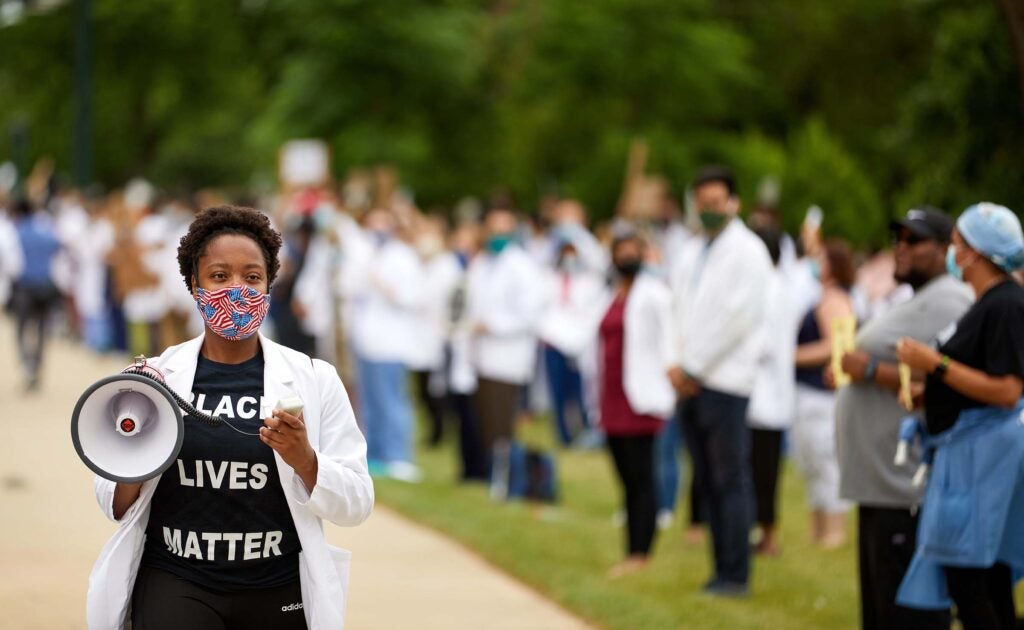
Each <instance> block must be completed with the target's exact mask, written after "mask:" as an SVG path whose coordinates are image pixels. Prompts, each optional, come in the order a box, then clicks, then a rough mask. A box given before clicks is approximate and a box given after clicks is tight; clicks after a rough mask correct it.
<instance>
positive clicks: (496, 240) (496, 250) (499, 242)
mask: <svg viewBox="0 0 1024 630" xmlns="http://www.w3.org/2000/svg"><path fill="white" fill-rule="evenodd" d="M511 242H512V235H511V234H495V235H493V236H491V237H490V238H489V239H487V251H489V252H491V253H492V254H500V253H501V252H502V251H503V250H504V249H505V248H506V247H508V245H509V243H511Z"/></svg>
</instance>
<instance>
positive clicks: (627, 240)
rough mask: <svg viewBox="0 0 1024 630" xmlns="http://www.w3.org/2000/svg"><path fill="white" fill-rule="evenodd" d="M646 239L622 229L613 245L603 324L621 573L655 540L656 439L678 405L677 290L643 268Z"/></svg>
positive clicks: (642, 558) (638, 563) (603, 379)
mask: <svg viewBox="0 0 1024 630" xmlns="http://www.w3.org/2000/svg"><path fill="white" fill-rule="evenodd" d="M644 249H645V244H644V242H643V240H642V239H641V238H640V237H639V236H638V235H636V234H625V235H622V236H619V237H617V238H616V239H615V241H614V243H613V245H612V261H613V264H614V266H615V270H616V272H617V276H618V278H617V281H616V283H615V287H614V290H613V293H612V296H611V298H610V299H609V300H606V301H605V302H604V304H605V305H606V308H604V309H602V310H603V313H602V316H601V319H600V325H599V327H598V337H597V339H598V357H599V358H598V361H599V364H598V365H599V367H598V372H599V374H600V377H599V392H600V395H599V399H600V412H601V426H602V428H603V429H604V433H605V436H606V439H607V443H608V450H609V451H610V453H611V455H612V460H613V462H614V464H615V470H616V472H617V473H618V476H619V481H620V482H621V485H622V488H623V495H624V503H625V506H626V532H627V536H626V560H625V561H623V562H622V563H620V564H618V565H616V566H615V567H613V568H612V570H611V572H610V573H609V575H610V576H611V577H618V576H621V575H625V574H627V573H631V572H633V571H636V570H638V569H640V568H642V567H644V566H645V565H646V564H647V562H648V556H649V554H650V550H651V544H652V543H653V542H654V534H655V529H656V528H655V517H656V512H657V503H658V502H657V492H656V489H655V484H654V440H655V436H657V434H658V433H659V432H661V430H662V429H663V428H664V426H665V419H666V418H668V417H669V416H670V415H671V414H672V411H673V409H674V408H675V401H676V396H675V391H674V390H673V389H672V383H671V381H669V379H668V367H669V365H670V364H671V361H672V355H671V346H672V343H671V342H672V334H671V303H672V296H671V293H670V292H669V290H668V287H667V286H665V285H664V284H663V281H661V280H659V279H657V278H655V277H653V276H650V275H647V274H644V273H641V270H642V267H643V260H644Z"/></svg>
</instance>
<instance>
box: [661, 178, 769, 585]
mask: <svg viewBox="0 0 1024 630" xmlns="http://www.w3.org/2000/svg"><path fill="white" fill-rule="evenodd" d="M693 196H694V203H695V205H696V207H697V211H698V213H699V217H700V220H701V225H702V228H703V230H702V233H701V234H700V236H697V237H694V238H693V239H690V240H689V241H687V243H686V245H685V246H684V247H683V249H682V251H680V252H679V257H678V259H677V260H676V263H675V268H674V269H673V273H672V293H673V300H674V305H673V306H674V313H673V320H674V321H673V323H674V328H675V330H676V335H675V337H676V339H675V343H674V344H673V367H672V368H671V369H670V370H669V378H670V379H671V380H672V384H673V387H674V388H675V390H676V392H677V393H678V395H679V397H680V399H681V401H680V402H681V404H683V405H684V406H685V410H684V412H683V415H682V427H683V430H684V435H685V437H686V444H687V446H688V447H689V450H690V456H691V459H692V461H693V467H694V477H695V479H696V480H697V481H698V483H699V484H700V487H701V491H702V494H703V496H704V497H705V500H706V502H707V507H708V522H709V524H710V528H711V542H712V549H713V555H714V565H713V574H712V576H711V579H710V580H709V581H708V582H707V584H706V585H705V587H704V592H706V593H708V594H710V595H715V596H724V597H744V596H746V595H747V594H748V593H749V579H750V542H749V539H750V528H751V523H752V515H751V508H752V507H753V497H752V485H751V484H752V482H751V479H750V431H749V430H748V429H747V425H746V417H747V404H748V401H749V398H750V394H751V392H752V391H753V387H754V380H755V376H756V373H757V364H758V360H759V358H760V355H761V344H762V339H761V322H762V321H763V319H764V305H765V302H766V288H767V286H768V283H769V277H770V276H771V270H772V262H771V258H770V257H769V256H768V251H767V249H766V248H765V246H764V243H762V242H761V239H759V238H758V237H757V236H756V235H755V234H754V233H753V232H751V231H750V230H749V229H748V228H747V227H746V226H745V225H744V224H743V222H742V221H740V220H739V219H737V218H736V216H737V214H738V213H739V210H740V200H739V197H738V196H737V194H736V186H735V180H734V178H733V175H732V172H731V171H730V170H729V169H726V168H722V167H708V168H705V169H703V170H701V171H700V172H699V173H698V174H697V176H696V178H695V179H694V182H693Z"/></svg>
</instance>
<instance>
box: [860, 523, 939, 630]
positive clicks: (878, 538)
mask: <svg viewBox="0 0 1024 630" xmlns="http://www.w3.org/2000/svg"><path fill="white" fill-rule="evenodd" d="M916 547H917V515H915V514H911V513H910V510H907V509H900V508H884V507H870V506H867V505H861V506H859V508H858V509H857V553H858V560H859V562H858V564H859V565H860V614H861V627H862V628H864V630H884V629H892V630H902V629H904V628H915V629H917V628H921V629H923V630H929V629H935V630H948V629H949V611H948V610H943V611H928V610H917V609H914V608H904V607H903V606H897V605H896V591H897V590H899V587H900V582H902V581H903V575H904V574H905V573H906V572H907V567H909V566H910V561H911V559H912V558H913V557H914V549H915V548H916Z"/></svg>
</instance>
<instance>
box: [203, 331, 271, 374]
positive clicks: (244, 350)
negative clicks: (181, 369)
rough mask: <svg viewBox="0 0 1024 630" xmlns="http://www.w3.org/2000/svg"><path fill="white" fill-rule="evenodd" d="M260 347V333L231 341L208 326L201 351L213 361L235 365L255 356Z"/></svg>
mask: <svg viewBox="0 0 1024 630" xmlns="http://www.w3.org/2000/svg"><path fill="white" fill-rule="evenodd" d="M259 349H260V338H259V335H253V336H251V337H249V338H248V339H241V340H237V341H229V340H227V339H225V338H223V337H221V336H220V335H218V334H217V333H215V332H213V331H212V330H210V329H209V328H207V329H206V335H205V336H204V337H203V347H202V348H200V350H199V352H200V354H202V355H203V356H204V357H206V358H207V359H209V360H211V361H216V362H217V363H227V364H230V365H234V364H238V363H244V362H246V361H248V360H249V359H251V358H253V357H254V356H256V353H257V352H259Z"/></svg>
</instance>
